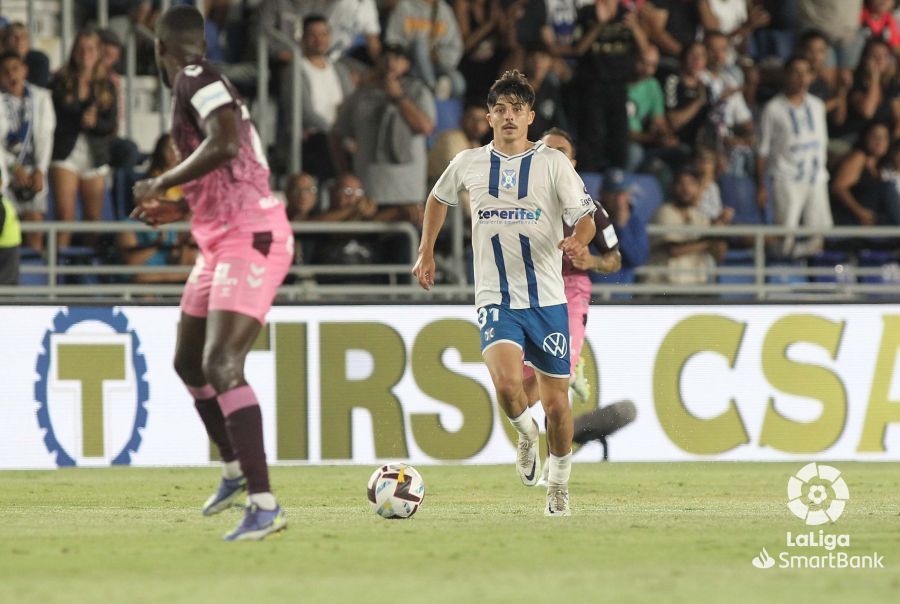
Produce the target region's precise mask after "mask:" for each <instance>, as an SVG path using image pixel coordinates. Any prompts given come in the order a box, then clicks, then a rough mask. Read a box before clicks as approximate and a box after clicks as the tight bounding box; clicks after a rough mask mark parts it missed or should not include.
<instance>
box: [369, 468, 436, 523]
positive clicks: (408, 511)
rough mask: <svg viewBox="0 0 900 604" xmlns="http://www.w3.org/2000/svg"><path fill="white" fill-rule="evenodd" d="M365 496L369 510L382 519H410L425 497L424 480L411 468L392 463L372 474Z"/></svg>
mask: <svg viewBox="0 0 900 604" xmlns="http://www.w3.org/2000/svg"><path fill="white" fill-rule="evenodd" d="M366 496H367V497H368V499H369V504H370V505H371V506H372V511H374V512H375V513H376V514H378V515H379V516H381V517H382V518H390V519H402V518H409V517H411V516H412V515H413V514H415V513H416V511H417V510H418V509H419V506H420V505H422V501H423V500H424V499H425V483H424V482H422V477H421V476H420V475H419V472H417V471H416V469H415V468H414V467H412V466H408V465H406V464H405V463H391V464H387V465H384V466H381V467H380V468H378V469H376V470H375V472H373V473H372V476H371V477H370V478H369V484H368V486H367V488H366Z"/></svg>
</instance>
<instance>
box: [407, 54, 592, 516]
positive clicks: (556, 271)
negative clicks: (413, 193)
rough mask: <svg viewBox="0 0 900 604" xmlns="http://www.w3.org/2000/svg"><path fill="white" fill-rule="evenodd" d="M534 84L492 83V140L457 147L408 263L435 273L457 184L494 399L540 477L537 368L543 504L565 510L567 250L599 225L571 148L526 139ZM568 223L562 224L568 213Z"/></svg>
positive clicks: (531, 481)
mask: <svg viewBox="0 0 900 604" xmlns="http://www.w3.org/2000/svg"><path fill="white" fill-rule="evenodd" d="M534 97H535V93H534V89H533V88H532V87H531V85H530V84H529V83H528V80H527V79H526V78H525V76H523V75H522V74H520V73H519V72H518V71H511V72H509V71H508V72H506V73H504V74H503V76H502V77H501V78H500V79H498V80H497V81H496V82H494V85H493V86H492V87H491V90H490V93H489V94H488V99H487V107H488V122H489V123H490V125H491V127H492V128H493V131H494V139H493V141H492V142H491V143H490V144H488V145H486V146H484V147H479V148H477V149H470V150H466V151H463V152H461V153H460V154H458V155H457V156H456V157H455V158H454V159H453V161H452V162H450V165H449V166H448V167H447V169H446V170H445V171H444V173H443V174H442V175H441V177H440V178H439V179H438V181H437V184H435V186H434V190H433V191H432V193H431V195H429V197H428V201H427V204H426V208H425V220H424V227H423V232H422V242H421V245H420V246H419V255H418V259H417V260H416V263H415V266H414V267H413V269H412V272H413V274H414V275H415V276H416V278H417V279H418V281H419V284H420V285H421V286H422V287H423V288H425V289H430V288H431V287H432V286H433V285H434V272H435V262H434V243H435V240H436V238H437V235H438V232H439V231H440V229H441V226H442V225H443V223H444V219H445V218H446V215H447V206H455V205H457V204H458V201H459V194H460V193H461V192H462V191H468V193H469V197H470V200H471V206H472V245H473V248H474V256H475V305H476V307H477V308H478V324H479V326H480V327H481V347H482V356H483V358H484V361H485V363H486V364H487V367H488V370H489V371H490V374H491V380H492V381H493V383H494V387H495V389H496V392H497V401H498V403H499V404H500V407H501V408H502V409H503V411H504V412H505V413H506V415H507V416H508V417H509V420H510V422H511V423H512V425H513V426H515V428H516V431H517V432H518V433H519V442H518V454H517V459H516V466H517V470H518V473H519V476H520V478H521V479H522V482H523V483H524V484H525V485H526V486H534V485H535V484H537V482H538V479H539V477H540V457H539V455H538V446H537V445H538V438H539V435H540V431H539V430H538V425H537V422H536V421H535V420H534V419H533V418H532V415H531V410H530V409H529V407H528V397H527V396H526V394H525V390H524V388H523V379H522V377H523V376H522V359H523V355H524V359H525V363H526V364H528V365H530V366H531V367H533V368H534V369H535V370H536V372H537V386H538V390H539V392H540V399H541V402H542V404H543V406H544V411H545V414H546V416H547V421H548V424H547V441H548V443H549V446H550V457H549V461H548V463H549V466H550V470H549V484H548V487H547V504H546V507H545V508H544V513H545V514H546V515H547V516H568V515H569V486H568V483H569V475H570V473H571V459H572V411H571V409H570V407H569V374H570V370H571V365H570V362H569V322H568V312H567V310H566V295H565V290H564V285H563V278H562V273H561V272H560V267H561V266H562V256H563V254H565V255H567V256H569V257H570V258H577V257H581V256H583V254H584V252H585V250H586V248H587V245H588V244H589V243H590V242H591V241H592V240H593V238H594V233H595V226H594V220H593V218H592V216H591V215H592V214H593V213H594V211H595V209H596V206H595V205H594V202H593V200H592V199H591V197H590V195H588V194H587V189H586V188H585V186H584V183H583V182H582V181H581V178H580V177H579V176H578V174H577V173H576V172H575V168H573V167H572V163H571V162H570V161H569V160H568V159H567V158H566V156H565V155H563V154H562V153H560V152H559V151H557V150H555V149H551V148H549V147H548V146H547V145H545V144H544V143H543V142H540V141H539V142H537V143H532V142H529V141H528V126H529V125H530V124H531V123H532V122H533V121H534V111H533V110H532V107H533V105H534ZM564 222H565V223H566V224H567V225H568V226H570V227H572V228H573V231H572V234H571V235H569V236H568V237H566V236H564V235H563V223H564Z"/></svg>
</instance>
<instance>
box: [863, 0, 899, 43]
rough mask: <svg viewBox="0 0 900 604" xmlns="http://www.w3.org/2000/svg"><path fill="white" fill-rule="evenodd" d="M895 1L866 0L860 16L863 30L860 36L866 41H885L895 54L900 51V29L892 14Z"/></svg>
mask: <svg viewBox="0 0 900 604" xmlns="http://www.w3.org/2000/svg"><path fill="white" fill-rule="evenodd" d="M895 6H896V2H895V0H866V3H865V5H864V6H863V8H862V13H861V14H860V16H859V20H860V23H861V24H862V28H861V30H860V35H861V36H862V37H864V38H865V39H869V38H877V39H879V40H883V41H885V42H886V43H887V44H888V46H890V47H891V49H892V50H893V51H894V52H898V51H900V27H898V26H897V21H896V19H894V15H893V14H892V12H893V10H894V8H895Z"/></svg>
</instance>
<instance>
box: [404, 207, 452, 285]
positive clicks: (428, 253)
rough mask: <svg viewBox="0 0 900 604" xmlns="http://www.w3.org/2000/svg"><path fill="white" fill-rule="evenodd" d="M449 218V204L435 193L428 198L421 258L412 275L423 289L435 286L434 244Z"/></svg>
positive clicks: (423, 225)
mask: <svg viewBox="0 0 900 604" xmlns="http://www.w3.org/2000/svg"><path fill="white" fill-rule="evenodd" d="M446 218H447V204H444V203H441V202H440V201H438V200H437V198H435V196H434V193H432V194H430V195H429V196H428V201H427V202H426V203H425V219H424V221H423V222H422V241H421V242H420V243H419V256H418V258H416V264H415V265H414V266H413V268H412V274H413V275H415V276H416V280H417V281H418V282H419V285H421V286H422V288H423V289H431V286H433V285H434V270H435V265H434V243H435V241H437V236H438V233H440V232H441V227H442V226H444V220H445V219H446Z"/></svg>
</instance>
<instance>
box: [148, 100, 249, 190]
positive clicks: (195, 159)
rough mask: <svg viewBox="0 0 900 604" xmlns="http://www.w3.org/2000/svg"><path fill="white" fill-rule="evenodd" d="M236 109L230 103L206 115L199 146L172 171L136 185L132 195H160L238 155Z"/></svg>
mask: <svg viewBox="0 0 900 604" xmlns="http://www.w3.org/2000/svg"><path fill="white" fill-rule="evenodd" d="M238 111H239V110H238V109H237V108H236V107H233V106H231V107H226V108H224V109H221V110H219V111H215V112H213V113H211V114H210V115H209V116H207V118H206V119H205V120H203V122H202V123H201V128H202V129H203V133H204V134H205V135H206V136H205V138H204V140H203V142H202V143H200V146H199V147H197V149H195V150H194V152H193V153H191V154H190V155H189V156H188V157H187V158H186V159H185V160H184V161H183V162H181V163H180V164H178V165H177V166H175V167H174V168H172V169H171V170H169V171H167V172H163V173H162V174H160V175H159V176H157V177H155V178H147V179H145V180H142V181H140V182H138V183H137V184H135V185H134V196H135V197H136V198H138V199H143V198H146V197H158V196H161V195H163V194H164V193H165V192H166V191H167V190H169V189H171V188H172V187H177V186H179V185H183V184H184V183H186V182H190V181H192V180H197V179H198V178H201V177H203V176H205V175H207V174H209V173H210V172H212V171H213V170H215V169H216V168H219V167H221V166H222V165H224V164H226V163H228V162H229V161H231V160H233V159H234V158H235V157H237V156H238V153H239V152H240V150H241V142H240V131H239V129H238V124H239V123H240V114H239V113H238Z"/></svg>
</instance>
